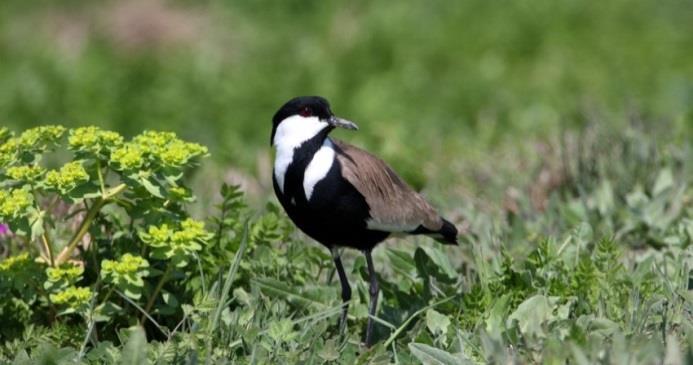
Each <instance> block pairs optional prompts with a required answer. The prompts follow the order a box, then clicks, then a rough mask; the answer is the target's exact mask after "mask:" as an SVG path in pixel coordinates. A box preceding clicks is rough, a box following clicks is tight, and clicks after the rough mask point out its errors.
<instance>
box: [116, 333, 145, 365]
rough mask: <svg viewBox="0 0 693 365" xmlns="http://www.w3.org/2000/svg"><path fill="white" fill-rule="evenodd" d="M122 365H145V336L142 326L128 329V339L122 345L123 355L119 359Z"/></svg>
mask: <svg viewBox="0 0 693 365" xmlns="http://www.w3.org/2000/svg"><path fill="white" fill-rule="evenodd" d="M120 363H121V364H123V365H139V364H142V365H146V364H148V363H149V362H148V361H147V337H146V336H145V334H144V329H143V328H142V327H139V326H138V327H134V328H131V329H130V335H129V337H128V341H127V343H126V344H125V346H124V347H123V357H122V358H121V359H120Z"/></svg>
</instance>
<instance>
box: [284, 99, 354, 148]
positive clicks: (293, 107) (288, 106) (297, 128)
mask: <svg viewBox="0 0 693 365" xmlns="http://www.w3.org/2000/svg"><path fill="white" fill-rule="evenodd" d="M272 124H273V125H272V136H271V139H270V143H271V144H272V145H274V146H277V145H278V144H281V143H290V144H297V145H300V143H302V142H303V141H306V140H309V139H311V138H313V137H315V136H316V135H318V134H320V133H323V134H324V135H325V136H327V133H329V132H330V131H331V130H332V129H334V128H336V127H341V128H346V129H352V130H356V129H358V127H357V126H356V124H354V123H353V122H351V121H348V120H346V119H342V118H338V117H336V116H335V115H334V114H333V113H332V110H330V103H328V102H327V100H325V98H322V97H320V96H298V97H295V98H293V99H291V100H289V101H287V102H286V103H285V104H284V105H282V107H281V108H279V110H278V111H277V112H276V113H275V114H274V117H273V118H272Z"/></svg>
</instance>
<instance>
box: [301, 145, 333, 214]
mask: <svg viewBox="0 0 693 365" xmlns="http://www.w3.org/2000/svg"><path fill="white" fill-rule="evenodd" d="M334 156H335V152H334V145H333V144H332V141H330V139H329V138H327V139H325V142H323V143H322V147H320V149H319V150H318V152H316V153H315V155H313V159H312V160H310V163H309V164H308V167H307V168H306V171H305V173H304V175H303V192H304V193H305V194H306V200H310V197H311V196H312V195H313V189H314V188H315V184H317V183H318V182H319V181H320V180H322V179H324V178H325V176H326V175H327V173H328V172H329V171H330V168H332V164H333V163H334Z"/></svg>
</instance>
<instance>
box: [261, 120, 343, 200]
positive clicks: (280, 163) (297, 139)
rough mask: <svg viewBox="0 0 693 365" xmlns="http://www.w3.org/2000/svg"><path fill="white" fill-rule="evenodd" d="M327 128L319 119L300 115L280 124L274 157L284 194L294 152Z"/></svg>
mask: <svg viewBox="0 0 693 365" xmlns="http://www.w3.org/2000/svg"><path fill="white" fill-rule="evenodd" d="M327 127H329V124H327V122H324V121H321V120H320V118H318V117H307V118H306V117H302V116H300V115H294V116H291V117H288V118H286V119H284V120H283V121H281V122H280V123H279V125H278V126H277V130H276V131H275V132H274V140H273V141H272V143H273V144H274V147H275V148H276V149H277V154H276V156H275V157H274V177H275V178H276V179H277V184H278V185H279V190H281V191H282V192H284V177H285V175H286V169H287V168H288V167H289V164H291V161H293V159H294V150H295V149H296V148H297V147H299V146H300V145H301V144H303V142H305V141H307V140H309V139H311V138H313V137H315V136H316V135H318V133H320V132H321V131H323V130H324V129H325V128H327Z"/></svg>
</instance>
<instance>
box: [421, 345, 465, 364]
mask: <svg viewBox="0 0 693 365" xmlns="http://www.w3.org/2000/svg"><path fill="white" fill-rule="evenodd" d="M409 351H411V353H412V355H414V356H415V357H416V358H417V359H419V361H421V363H422V364H424V365H460V364H471V362H470V361H469V360H468V359H461V358H459V357H456V356H454V355H452V354H451V353H449V352H447V351H445V350H441V349H439V348H435V347H432V346H429V345H426V344H423V343H415V342H412V343H410V344H409Z"/></svg>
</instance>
